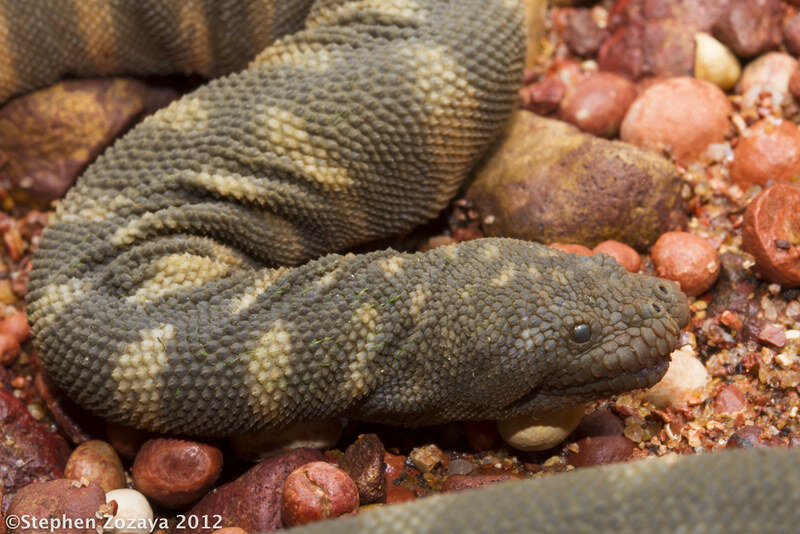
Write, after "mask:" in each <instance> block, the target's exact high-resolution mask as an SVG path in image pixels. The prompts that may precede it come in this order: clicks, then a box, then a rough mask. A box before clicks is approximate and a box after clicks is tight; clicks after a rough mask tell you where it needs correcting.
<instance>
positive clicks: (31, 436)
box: [0, 388, 70, 510]
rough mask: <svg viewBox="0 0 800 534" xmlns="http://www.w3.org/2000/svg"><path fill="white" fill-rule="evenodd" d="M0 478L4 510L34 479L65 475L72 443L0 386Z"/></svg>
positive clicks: (37, 480) (41, 479)
mask: <svg viewBox="0 0 800 534" xmlns="http://www.w3.org/2000/svg"><path fill="white" fill-rule="evenodd" d="M0 428H2V429H3V439H2V440H0V480H2V483H3V507H2V508H3V510H5V509H6V508H7V506H8V503H9V502H10V500H11V497H13V495H14V493H15V492H16V491H18V490H19V489H20V488H22V487H25V486H27V485H29V484H31V483H32V482H41V481H46V480H50V479H53V478H61V477H63V476H64V465H65V464H66V463H67V458H68V457H69V454H70V449H69V446H68V445H67V442H66V441H64V439H63V438H62V437H61V436H59V435H58V434H54V433H52V432H50V431H48V430H47V429H46V428H45V427H44V425H42V424H41V423H39V422H38V421H36V420H35V419H34V418H33V417H32V416H31V414H30V413H29V412H28V409H27V408H26V407H25V405H24V404H22V402H20V400H19V399H17V398H16V397H15V396H14V395H13V394H12V393H11V392H10V391H7V390H5V389H3V388H0Z"/></svg>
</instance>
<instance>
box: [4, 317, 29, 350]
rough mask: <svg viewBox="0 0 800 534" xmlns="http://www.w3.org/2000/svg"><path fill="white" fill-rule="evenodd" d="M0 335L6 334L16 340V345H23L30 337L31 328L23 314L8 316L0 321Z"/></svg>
mask: <svg viewBox="0 0 800 534" xmlns="http://www.w3.org/2000/svg"><path fill="white" fill-rule="evenodd" d="M0 334H7V335H9V336H11V337H13V338H14V339H16V340H17V343H20V344H22V343H25V342H26V341H28V340H29V339H30V337H31V326H30V325H29V324H28V316H27V315H26V314H24V313H15V314H14V315H9V316H8V317H6V318H5V319H3V320H2V321H0Z"/></svg>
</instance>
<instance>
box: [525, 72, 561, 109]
mask: <svg viewBox="0 0 800 534" xmlns="http://www.w3.org/2000/svg"><path fill="white" fill-rule="evenodd" d="M520 91H521V96H522V104H523V107H524V108H525V109H527V110H528V111H532V112H533V113H536V114H537V115H550V114H551V113H555V112H556V110H558V106H559V104H561V100H562V99H563V98H564V95H565V94H566V93H567V86H566V85H565V84H564V82H562V81H561V80H560V79H559V78H558V77H556V76H546V77H545V78H544V79H542V80H541V81H538V82H536V83H532V84H530V85H527V86H525V87H523V88H522V89H521V90H520Z"/></svg>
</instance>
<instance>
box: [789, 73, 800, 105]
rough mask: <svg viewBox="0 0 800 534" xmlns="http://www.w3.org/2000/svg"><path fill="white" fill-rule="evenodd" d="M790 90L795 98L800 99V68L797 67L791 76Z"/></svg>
mask: <svg viewBox="0 0 800 534" xmlns="http://www.w3.org/2000/svg"><path fill="white" fill-rule="evenodd" d="M788 90H789V94H791V95H792V96H793V97H794V99H795V100H798V101H800V69H795V71H794V72H793V73H792V75H791V76H790V77H789V87H788Z"/></svg>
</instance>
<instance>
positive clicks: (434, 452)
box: [408, 444, 449, 473]
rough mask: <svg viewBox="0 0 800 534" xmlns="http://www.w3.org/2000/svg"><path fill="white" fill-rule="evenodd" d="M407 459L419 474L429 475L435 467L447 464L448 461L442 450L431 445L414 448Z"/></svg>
mask: <svg viewBox="0 0 800 534" xmlns="http://www.w3.org/2000/svg"><path fill="white" fill-rule="evenodd" d="M408 458H409V460H411V463H412V464H414V467H416V468H417V470H418V471H419V472H420V473H430V472H431V471H433V469H434V468H435V467H436V466H437V465H441V464H444V463H447V461H448V460H449V458H448V457H447V455H446V454H445V453H444V452H443V451H442V449H440V448H439V447H437V446H436V445H433V444H429V445H423V446H422V447H415V448H414V449H412V450H411V453H410V454H409V455H408Z"/></svg>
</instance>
